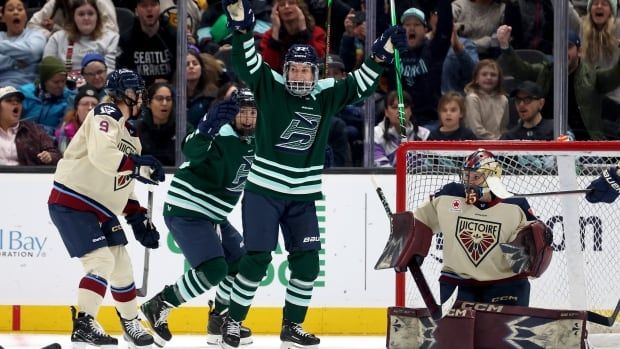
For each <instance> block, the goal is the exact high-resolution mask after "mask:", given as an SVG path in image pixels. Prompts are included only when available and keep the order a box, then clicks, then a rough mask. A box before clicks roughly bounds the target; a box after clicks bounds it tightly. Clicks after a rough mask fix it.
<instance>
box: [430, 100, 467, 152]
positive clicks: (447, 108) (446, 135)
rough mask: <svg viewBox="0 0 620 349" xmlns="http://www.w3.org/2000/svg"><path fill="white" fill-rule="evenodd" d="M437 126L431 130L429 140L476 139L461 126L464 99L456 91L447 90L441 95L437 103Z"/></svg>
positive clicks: (463, 116) (463, 113)
mask: <svg viewBox="0 0 620 349" xmlns="http://www.w3.org/2000/svg"><path fill="white" fill-rule="evenodd" d="M437 112H438V113H439V128H437V129H435V130H432V131H431V133H430V135H429V136H428V140H429V141H461V140H475V139H478V138H477V137H476V135H475V134H474V133H473V132H472V131H471V130H470V129H469V128H467V127H465V126H463V119H464V118H465V99H464V98H463V96H461V95H460V94H459V93H457V92H448V93H446V94H444V95H443V96H441V98H440V99H439V104H438V105H437Z"/></svg>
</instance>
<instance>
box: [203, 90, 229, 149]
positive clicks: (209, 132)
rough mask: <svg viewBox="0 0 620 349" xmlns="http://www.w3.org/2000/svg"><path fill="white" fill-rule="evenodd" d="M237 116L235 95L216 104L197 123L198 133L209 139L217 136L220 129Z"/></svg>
mask: <svg viewBox="0 0 620 349" xmlns="http://www.w3.org/2000/svg"><path fill="white" fill-rule="evenodd" d="M237 114H239V102H238V101H237V94H233V95H232V96H231V97H230V99H227V100H224V101H221V102H218V103H216V104H215V105H214V106H213V107H211V109H209V111H208V112H207V114H205V116H203V117H202V120H200V122H199V123H198V132H199V133H201V134H203V135H205V136H206V137H207V138H209V139H213V138H215V136H217V135H218V133H219V131H220V128H221V127H222V126H224V125H225V124H227V123H229V122H231V121H232V120H233V119H234V118H235V116H237Z"/></svg>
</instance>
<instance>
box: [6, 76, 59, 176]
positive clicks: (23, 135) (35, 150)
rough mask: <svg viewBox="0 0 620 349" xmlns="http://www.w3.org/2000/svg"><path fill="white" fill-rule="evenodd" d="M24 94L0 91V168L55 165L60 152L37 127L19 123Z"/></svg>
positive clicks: (11, 89) (22, 122)
mask: <svg viewBox="0 0 620 349" xmlns="http://www.w3.org/2000/svg"><path fill="white" fill-rule="evenodd" d="M23 100H24V94H23V93H21V92H20V91H18V90H17V89H15V87H13V86H7V87H2V88H0V165H5V166H18V165H56V163H57V162H58V160H59V159H60V152H59V151H58V149H57V148H56V147H55V146H54V141H53V140H52V138H51V137H50V136H48V135H47V133H46V132H45V130H43V129H42V128H41V127H39V125H37V124H35V123H33V122H30V121H24V120H20V118H21V111H22V101H23Z"/></svg>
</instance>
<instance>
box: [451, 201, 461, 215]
mask: <svg viewBox="0 0 620 349" xmlns="http://www.w3.org/2000/svg"><path fill="white" fill-rule="evenodd" d="M450 211H453V212H461V211H462V209H461V200H459V199H454V200H452V204H451V205H450Z"/></svg>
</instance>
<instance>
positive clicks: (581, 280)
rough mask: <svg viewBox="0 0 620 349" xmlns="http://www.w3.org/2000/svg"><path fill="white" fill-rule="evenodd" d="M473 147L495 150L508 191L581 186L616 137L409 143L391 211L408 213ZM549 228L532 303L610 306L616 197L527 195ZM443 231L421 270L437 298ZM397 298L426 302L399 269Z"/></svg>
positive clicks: (619, 234) (614, 147)
mask: <svg viewBox="0 0 620 349" xmlns="http://www.w3.org/2000/svg"><path fill="white" fill-rule="evenodd" d="M478 148H484V149H486V150H489V151H491V152H493V153H494V154H495V156H496V158H497V159H498V160H499V161H500V162H501V164H502V168H503V175H502V182H503V183H504V185H505V186H506V188H507V189H508V191H510V192H512V193H519V194H526V193H539V192H552V191H565V190H573V189H585V188H586V187H587V186H588V184H589V183H590V181H591V180H593V179H595V178H596V177H598V176H599V175H600V174H601V173H602V171H603V170H604V169H607V168H609V167H610V166H614V165H615V164H616V163H618V161H619V160H620V142H538V141H536V142H514V141H511V142H491V141H484V142H473V141H464V142H408V143H405V144H403V145H401V147H400V148H399V149H398V153H397V158H398V160H397V168H396V173H397V188H396V201H397V203H396V209H397V211H398V212H402V211H404V210H408V211H413V210H414V209H415V208H416V207H417V206H418V205H420V204H421V203H422V202H423V201H425V200H427V199H428V198H429V196H430V195H431V194H433V193H435V192H436V191H437V190H438V189H439V188H441V187H442V186H443V185H445V184H447V183H449V182H453V181H456V182H460V180H461V179H460V173H461V166H462V162H463V159H464V158H465V157H466V156H467V155H469V154H471V153H472V152H473V151H475V150H476V149H478ZM527 199H528V201H529V203H530V205H531V207H532V208H533V210H534V213H535V214H536V215H537V216H539V217H540V219H542V220H543V221H544V222H546V223H547V225H548V226H549V227H551V228H552V229H553V236H554V239H553V248H554V251H555V252H554V255H553V259H552V262H551V265H550V266H549V269H548V270H547V271H546V272H545V274H544V275H543V276H541V277H540V278H539V279H535V280H531V282H532V290H531V298H530V306H532V307H542V308H552V309H578V310H596V311H599V312H601V311H602V312H606V311H610V309H613V308H614V307H615V305H616V303H617V302H618V298H619V297H620V271H619V269H620V258H619V252H620V231H619V230H620V228H619V227H620V199H619V200H616V202H615V203H613V204H604V203H599V204H590V203H589V202H587V201H586V200H585V196H584V194H572V195H546V196H535V197H528V198H527ZM442 258H443V254H442V234H436V235H435V237H434V238H433V243H432V245H431V249H430V251H429V255H428V257H427V258H426V259H425V261H424V264H423V266H422V270H423V272H424V275H425V276H426V279H427V281H428V283H429V286H430V287H431V289H432V290H433V294H434V296H435V299H436V300H439V283H438V281H437V280H438V278H439V273H440V270H441V266H442V264H441V261H442ZM396 284H397V285H396V289H397V291H396V298H397V299H396V304H397V305H399V306H407V307H424V303H423V301H422V298H421V297H420V295H419V293H418V290H417V288H416V286H415V283H414V282H413V279H412V278H411V276H410V275H409V274H408V273H407V274H405V273H399V274H398V276H397V282H396Z"/></svg>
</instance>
